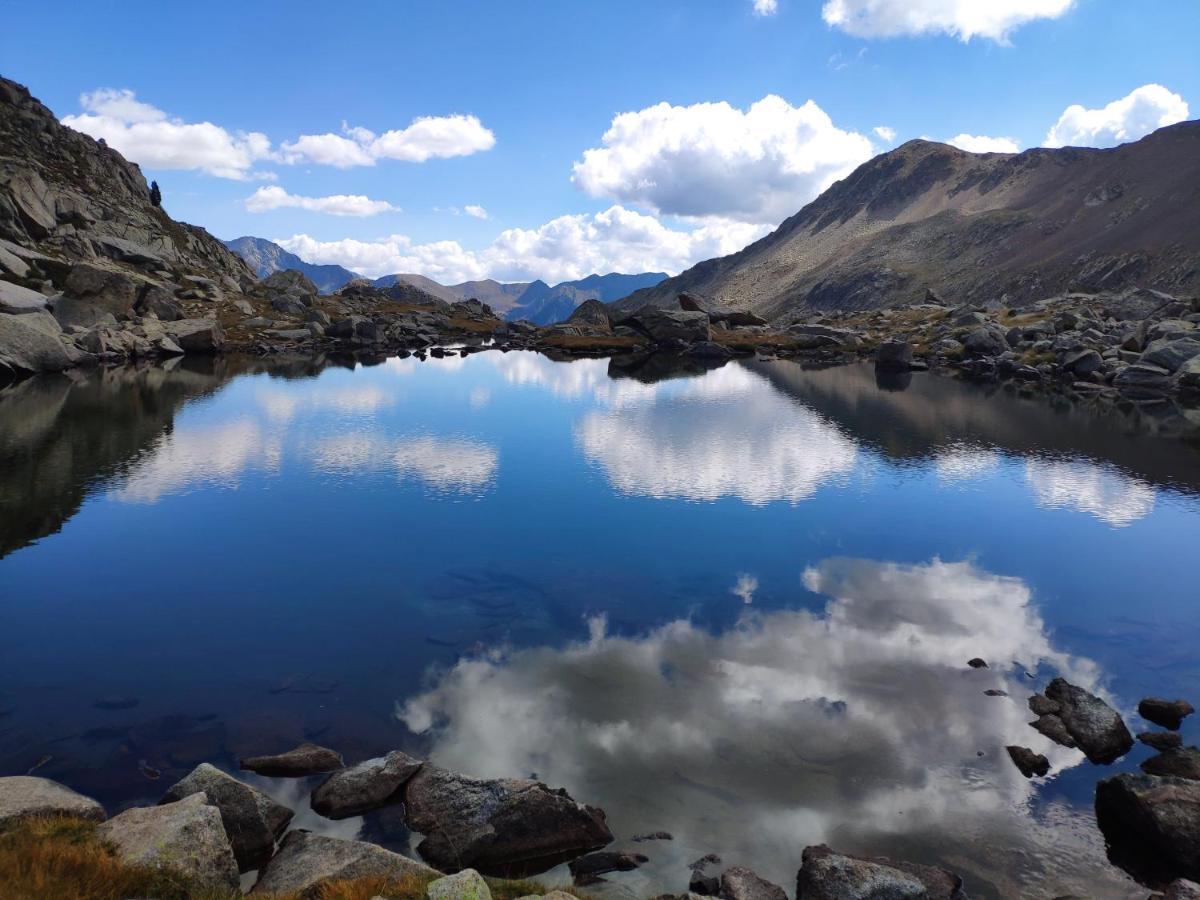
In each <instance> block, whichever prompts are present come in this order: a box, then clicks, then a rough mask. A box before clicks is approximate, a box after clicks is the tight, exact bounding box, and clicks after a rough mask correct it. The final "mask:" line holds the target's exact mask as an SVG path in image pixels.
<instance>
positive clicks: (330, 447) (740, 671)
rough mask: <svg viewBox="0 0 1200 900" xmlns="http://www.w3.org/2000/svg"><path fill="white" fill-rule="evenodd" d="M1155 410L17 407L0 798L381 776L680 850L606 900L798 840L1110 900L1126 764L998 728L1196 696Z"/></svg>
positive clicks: (156, 396) (498, 404)
mask: <svg viewBox="0 0 1200 900" xmlns="http://www.w3.org/2000/svg"><path fill="white" fill-rule="evenodd" d="M900 388H902V389H900ZM1189 415H1192V416H1194V415H1195V414H1194V413H1189V412H1188V411H1183V412H1180V411H1177V410H1174V409H1173V408H1151V407H1133V406H1129V407H1123V408H1111V409H1106V408H1100V407H1096V406H1092V405H1090V404H1089V403H1079V404H1068V403H1065V402H1063V401H1061V400H1059V401H1048V400H1045V399H1033V398H1029V397H1023V396H1021V395H1020V393H1019V392H1017V391H1016V390H1014V389H1011V388H1008V387H999V388H997V387H983V386H978V385H971V384H965V383H960V382H957V381H953V380H948V379H944V378H939V377H937V376H934V375H931V374H923V373H918V374H916V375H914V376H913V377H912V378H911V379H909V380H907V383H906V384H904V385H898V384H888V385H884V386H880V385H879V384H878V383H877V380H876V378H875V374H874V372H873V371H872V370H871V368H870V367H867V366H859V365H853V366H846V367H842V368H836V369H822V370H807V369H804V368H803V367H801V366H800V365H797V364H795V363H791V362H765V361H747V362H743V363H732V364H729V365H725V366H722V367H719V368H713V369H706V368H705V367H704V366H701V365H699V364H697V363H696V362H694V361H686V362H684V363H682V364H679V363H678V361H672V360H670V359H667V358H663V357H656V358H652V359H649V360H646V359H640V360H639V359H625V360H611V361H609V360H578V361H574V362H559V361H554V360H551V359H548V358H546V357H544V356H538V355H535V354H531V353H519V352H514V353H508V354H504V353H499V352H485V353H480V354H476V355H472V356H469V357H466V358H462V357H449V358H445V359H441V360H433V359H431V360H427V361H424V362H422V361H420V360H417V359H413V358H409V359H389V360H380V359H370V360H352V359H342V360H334V359H292V360H258V359H237V358H223V359H217V360H194V359H191V358H188V359H184V360H182V361H179V362H175V363H172V364H171V365H170V366H166V367H138V368H128V369H113V370H105V371H97V372H92V373H72V374H71V375H69V376H54V377H48V378H37V379H30V380H28V381H25V382H21V383H19V384H15V385H11V386H9V387H6V388H3V389H0V774H20V773H24V772H25V771H28V770H29V769H30V768H31V767H33V766H35V765H37V766H39V768H38V770H37V771H38V773H39V774H43V775H46V776H47V777H51V778H56V779H58V780H61V781H63V782H65V783H67V784H69V785H71V786H72V787H75V788H77V789H79V790H82V791H84V792H85V793H89V794H92V795H95V796H97V797H98V798H99V799H101V800H102V801H103V802H104V803H106V804H107V805H108V807H109V808H110V809H119V808H121V807H123V806H125V805H128V804H130V803H134V802H154V801H156V800H157V799H158V798H159V796H161V794H162V790H163V788H164V786H165V785H167V784H170V783H173V781H175V780H177V779H178V778H180V777H182V776H183V775H184V774H186V772H187V771H188V770H190V768H191V767H192V766H194V765H195V764H196V763H198V762H200V761H209V762H214V763H217V764H220V765H222V766H224V767H225V768H227V769H233V768H234V766H235V765H236V758H237V757H238V756H240V755H249V754H254V753H266V752H275V751H278V750H280V749H285V748H286V747H288V746H293V745H294V744H296V743H299V742H300V741H302V740H314V741H317V742H319V743H322V744H326V745H329V746H332V747H335V748H337V749H339V750H341V751H342V752H343V753H344V755H345V756H346V757H347V759H352V760H358V759H362V758H366V757H368V756H373V755H378V754H380V753H382V752H386V751H388V750H391V749H396V748H399V749H404V750H407V751H409V752H412V753H414V754H417V755H428V756H429V757H430V758H432V759H433V760H435V761H436V762H438V763H440V764H443V765H449V766H454V767H458V768H462V769H464V770H466V771H467V772H468V773H471V774H475V775H526V774H529V773H530V772H536V773H537V774H538V775H539V776H540V777H541V778H543V779H545V780H547V781H549V782H550V783H552V784H554V785H556V786H557V785H562V786H565V787H567V788H568V789H570V790H571V791H572V793H573V794H574V795H575V796H576V797H578V798H580V799H582V800H585V801H587V802H592V803H596V804H598V805H601V806H603V807H605V808H606V809H607V810H608V811H609V814H610V817H611V819H612V822H613V826H614V830H615V831H616V832H617V833H618V835H619V837H620V838H621V839H622V840H624V839H627V838H629V837H631V836H632V835H633V834H637V833H642V832H649V831H656V830H659V829H665V830H668V831H671V832H673V833H674V834H675V836H676V840H675V841H673V842H665V841H663V842H653V843H646V844H639V845H637V847H638V849H639V850H640V851H641V852H645V853H646V854H647V855H649V856H650V857H651V858H652V862H651V863H650V864H649V865H648V866H647V867H645V868H644V869H642V870H640V871H638V872H632V873H623V874H621V875H619V876H616V875H614V876H612V877H611V879H610V881H609V882H608V884H606V885H601V886H598V887H596V888H595V890H596V891H598V892H604V891H616V892H618V893H619V892H622V891H632V892H634V893H637V894H638V895H651V894H652V893H659V892H661V891H667V890H669V891H673V892H677V891H680V890H681V889H682V888H683V887H684V885H685V884H686V877H687V870H686V866H685V864H686V863H687V862H690V861H692V860H694V859H696V858H698V857H700V856H703V855H704V854H706V853H710V852H716V853H719V854H720V855H722V857H724V859H725V862H726V864H728V865H734V864H744V865H750V866H752V867H754V868H756V869H758V870H760V871H761V872H762V873H763V874H764V875H767V876H768V877H771V878H773V879H776V880H778V881H779V883H781V884H783V885H785V886H787V887H788V888H789V890H790V889H791V887H792V885H793V884H794V881H793V879H794V876H795V868H796V866H797V865H798V863H799V854H800V851H801V850H802V848H803V846H804V845H805V844H807V843H813V842H816V841H828V842H829V843H830V844H832V845H833V846H835V847H838V848H839V849H843V850H847V851H851V852H854V851H858V852H866V853H883V854H887V855H891V856H896V857H906V858H911V859H914V860H923V861H928V862H938V863H941V864H943V865H946V866H948V867H949V868H952V869H955V870H956V871H960V872H962V873H963V874H964V875H966V876H967V878H968V887H969V889H970V891H971V894H972V896H976V895H982V896H987V895H989V894H991V895H1014V894H1016V895H1022V896H1042V895H1044V896H1047V897H1050V896H1058V895H1062V894H1067V893H1075V894H1078V895H1083V896H1102V897H1103V896H1113V897H1124V896H1145V893H1146V892H1145V891H1144V890H1143V889H1138V888H1135V887H1133V886H1132V883H1131V882H1130V881H1128V879H1126V878H1125V876H1124V875H1122V874H1121V873H1120V872H1119V871H1118V870H1117V869H1115V868H1113V867H1112V866H1110V865H1108V864H1107V862H1106V861H1105V859H1104V851H1103V847H1102V845H1101V842H1100V839H1099V836H1098V833H1097V831H1096V828H1095V824H1094V820H1093V817H1092V813H1091V809H1090V806H1091V796H1092V790H1093V788H1094V785H1095V782H1096V780H1097V779H1098V778H1099V777H1102V776H1103V775H1104V774H1107V773H1108V772H1111V771H1130V770H1134V769H1136V767H1137V765H1138V763H1139V762H1140V761H1141V760H1142V759H1144V758H1145V757H1146V756H1147V755H1148V750H1147V749H1146V748H1144V747H1142V746H1141V745H1139V746H1138V747H1137V748H1135V750H1134V751H1132V752H1131V754H1130V755H1129V757H1127V758H1126V759H1125V760H1123V761H1121V762H1119V763H1118V764H1117V765H1116V766H1114V767H1112V768H1110V769H1099V768H1096V767H1094V766H1091V765H1090V764H1087V763H1084V762H1083V761H1082V756H1081V755H1080V754H1078V753H1077V752H1075V751H1068V750H1064V749H1063V748H1060V747H1057V746H1054V745H1051V744H1049V743H1048V742H1047V741H1045V740H1044V739H1043V738H1042V737H1041V736H1040V735H1039V734H1038V733H1037V732H1035V731H1033V730H1032V729H1031V728H1029V727H1028V725H1027V722H1028V721H1029V719H1030V715H1029V713H1028V710H1027V709H1026V708H1025V699H1026V697H1027V696H1028V695H1029V693H1030V692H1031V691H1032V690H1033V689H1034V688H1035V687H1040V686H1042V685H1044V683H1045V681H1046V680H1047V679H1048V678H1049V677H1050V676H1051V675H1052V674H1055V673H1063V674H1065V675H1066V676H1067V677H1069V678H1071V679H1072V680H1074V681H1077V682H1078V683H1081V684H1084V685H1087V686H1090V687H1094V688H1095V689H1096V690H1098V691H1099V692H1100V693H1102V694H1104V695H1105V696H1108V697H1109V698H1110V699H1111V701H1112V702H1113V704H1114V705H1115V706H1117V708H1118V709H1120V710H1121V711H1122V712H1123V713H1124V714H1126V716H1127V718H1128V719H1129V720H1130V726H1131V727H1132V728H1133V729H1134V730H1135V731H1136V730H1141V729H1142V728H1143V727H1145V726H1144V725H1142V724H1140V723H1139V722H1138V720H1137V719H1136V716H1134V715H1133V713H1132V710H1133V709H1134V708H1135V707H1136V704H1137V700H1138V699H1140V698H1141V697H1142V696H1146V695H1149V694H1161V695H1166V696H1183V697H1189V698H1191V699H1193V700H1195V699H1196V698H1197V697H1200V669H1198V668H1197V665H1196V660H1195V654H1194V649H1193V648H1194V647H1195V645H1196V641H1197V640H1200V621H1198V619H1197V612H1196V608H1195V603H1194V590H1193V589H1192V587H1191V585H1194V574H1193V572H1192V571H1191V570H1192V568H1193V564H1192V562H1191V560H1192V553H1193V552H1194V547H1193V544H1194V536H1195V534H1196V533H1198V532H1200V500H1198V496H1200V449H1198V448H1200V445H1198V443H1197V440H1196V433H1195V429H1194V428H1193V427H1192V426H1191V424H1190V423H1189V420H1188V416H1189ZM1131 601H1132V602H1131ZM975 656H982V657H984V658H985V659H987V660H988V661H989V663H990V664H991V666H992V667H991V668H990V669H984V670H979V671H977V670H972V669H969V668H968V667H967V666H966V660H968V659H971V658H972V657H975ZM47 660H53V665H52V666H48V665H47V663H46V661H47ZM1026 672H1028V673H1029V674H1028V675H1026V674H1025V673H1026ZM989 688H996V689H1002V690H1005V691H1007V693H1008V695H1009V696H1007V697H989V696H986V695H985V694H984V693H983V692H984V690H986V689H989ZM104 698H116V699H117V702H115V703H114V702H109V701H108V700H105V699H104ZM101 701H103V702H101ZM1198 732H1200V726H1197V725H1196V724H1195V723H1193V722H1190V721H1189V722H1188V723H1187V724H1185V726H1184V741H1185V743H1194V742H1196V740H1197V738H1198V737H1200V733H1198ZM1009 743H1017V744H1022V745H1025V746H1029V747H1031V748H1033V749H1035V750H1037V751H1039V752H1045V753H1046V754H1047V756H1048V757H1049V758H1050V759H1051V762H1052V765H1053V770H1052V774H1051V777H1050V778H1048V779H1045V780H1039V781H1034V782H1030V781H1026V780H1025V779H1023V778H1022V777H1021V776H1020V775H1019V773H1018V772H1017V771H1016V769H1015V768H1014V767H1013V766H1012V765H1011V763H1010V762H1009V761H1008V759H1007V758H1006V756H1005V755H1004V750H1003V748H1004V746H1005V745H1006V744H1009ZM981 754H982V755H981ZM152 772H161V777H160V778H158V779H157V780H155V779H153V778H152V777H151V775H149V774H147V773H152ZM264 785H265V786H266V787H267V788H269V789H270V790H271V791H272V792H273V793H276V794H277V795H279V796H280V797H282V798H284V799H286V800H287V802H288V803H289V805H296V804H300V805H303V796H304V794H303V791H301V790H299V789H297V787H296V786H295V785H294V784H293V785H285V784H280V783H279V782H273V783H267V782H264ZM303 821H304V825H305V827H317V828H322V829H326V830H329V831H330V833H336V834H339V835H342V836H348V835H350V834H353V833H355V832H356V831H357V830H359V829H362V831H363V833H364V834H367V835H369V836H370V837H372V838H374V839H385V840H388V841H389V842H392V843H393V844H395V845H398V846H405V844H406V841H407V835H406V834H404V833H403V831H402V830H398V829H397V827H396V825H397V817H396V816H395V815H394V814H391V813H381V814H372V815H368V816H367V817H366V818H365V819H364V820H362V821H359V820H353V821H348V822H343V823H340V824H338V825H336V826H334V825H330V824H329V823H324V822H322V821H321V820H320V819H319V818H317V817H315V816H309V817H307V818H305V819H304V820H303ZM554 877H558V876H557V875H555V876H554ZM589 890H592V889H591V888H590V889H589Z"/></svg>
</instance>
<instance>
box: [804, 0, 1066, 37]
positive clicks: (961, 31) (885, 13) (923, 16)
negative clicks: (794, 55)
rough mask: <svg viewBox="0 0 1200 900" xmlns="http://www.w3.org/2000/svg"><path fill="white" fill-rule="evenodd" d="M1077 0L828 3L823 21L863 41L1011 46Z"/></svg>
mask: <svg viewBox="0 0 1200 900" xmlns="http://www.w3.org/2000/svg"><path fill="white" fill-rule="evenodd" d="M1074 2H1075V0H827V2H826V3H825V5H824V6H823V7H822V8H821V17H822V18H823V19H824V20H825V22H826V23H827V24H829V25H832V26H833V27H834V28H838V29H841V30H842V31H845V32H846V33H848V34H852V35H854V36H855V37H861V38H890V37H899V36H902V35H918V34H948V35H952V36H954V37H956V38H958V39H959V40H962V41H969V40H971V38H973V37H983V38H990V39H991V40H993V41H997V42H1000V43H1004V42H1007V40H1008V36H1009V34H1011V33H1012V31H1014V30H1015V29H1016V28H1019V27H1020V26H1022V25H1025V24H1026V23H1028V22H1032V21H1035V20H1037V19H1057V18H1058V17H1059V16H1062V15H1065V14H1066V12H1067V11H1068V10H1069V9H1070V8H1071V7H1072V6H1073V5H1074Z"/></svg>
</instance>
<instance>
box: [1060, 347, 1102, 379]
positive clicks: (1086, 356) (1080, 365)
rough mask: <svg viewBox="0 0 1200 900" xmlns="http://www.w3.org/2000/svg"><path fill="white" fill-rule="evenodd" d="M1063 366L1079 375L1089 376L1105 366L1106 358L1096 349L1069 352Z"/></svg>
mask: <svg viewBox="0 0 1200 900" xmlns="http://www.w3.org/2000/svg"><path fill="white" fill-rule="evenodd" d="M1062 367H1063V368H1064V369H1065V370H1067V371H1068V372H1071V373H1072V374H1074V375H1077V376H1085V377H1086V376H1088V375H1091V374H1092V373H1093V372H1099V371H1100V370H1101V369H1103V368H1104V359H1103V357H1101V356H1100V354H1099V353H1097V352H1096V351H1095V350H1080V351H1078V352H1076V353H1071V354H1068V355H1067V357H1066V358H1065V359H1064V360H1063V364H1062Z"/></svg>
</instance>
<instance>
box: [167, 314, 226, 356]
mask: <svg viewBox="0 0 1200 900" xmlns="http://www.w3.org/2000/svg"><path fill="white" fill-rule="evenodd" d="M166 331H167V334H169V335H170V336H171V339H172V340H173V341H175V343H176V344H178V345H179V346H180V347H182V348H183V349H184V350H185V351H186V352H188V353H216V352H217V351H218V350H220V349H221V348H222V347H223V346H224V345H225V333H224V332H223V331H222V330H221V325H220V323H219V322H217V320H216V319H180V320H179V321H177V322H169V323H167V325H166Z"/></svg>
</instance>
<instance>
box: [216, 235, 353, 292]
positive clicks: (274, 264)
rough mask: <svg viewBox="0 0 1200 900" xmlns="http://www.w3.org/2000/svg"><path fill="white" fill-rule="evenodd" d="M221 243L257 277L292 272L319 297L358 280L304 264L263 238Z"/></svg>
mask: <svg viewBox="0 0 1200 900" xmlns="http://www.w3.org/2000/svg"><path fill="white" fill-rule="evenodd" d="M222 243H223V244H224V245H225V246H226V247H228V248H229V249H230V250H232V251H233V252H234V253H236V254H238V256H240V257H241V258H242V259H244V260H245V261H246V263H247V265H249V266H250V268H251V269H253V270H254V273H255V274H256V275H258V277H259V278H266V277H267V276H268V275H271V274H273V273H275V272H281V271H283V270H285V269H293V270H295V271H297V272H303V273H304V274H305V275H306V276H307V277H308V279H309V280H310V281H312V283H313V284H315V285H316V286H317V290H319V291H320V292H321V293H322V294H332V293H333V292H334V291H336V290H338V288H341V287H344V286H345V285H347V284H349V283H350V282H351V281H354V280H355V279H356V278H361V277H362V276H361V275H359V274H358V273H357V272H351V271H350V270H349V269H346V268H343V267H342V266H337V265H317V264H316V263H310V262H305V261H304V260H303V259H301V258H300V257H299V256H297V255H296V254H294V253H289V252H288V251H287V250H284V249H283V248H282V247H280V246H279V245H278V244H276V243H273V242H272V241H268V240H267V239H266V238H260V237H252V236H250V235H243V236H242V237H239V238H234V239H233V240H232V241H222Z"/></svg>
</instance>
